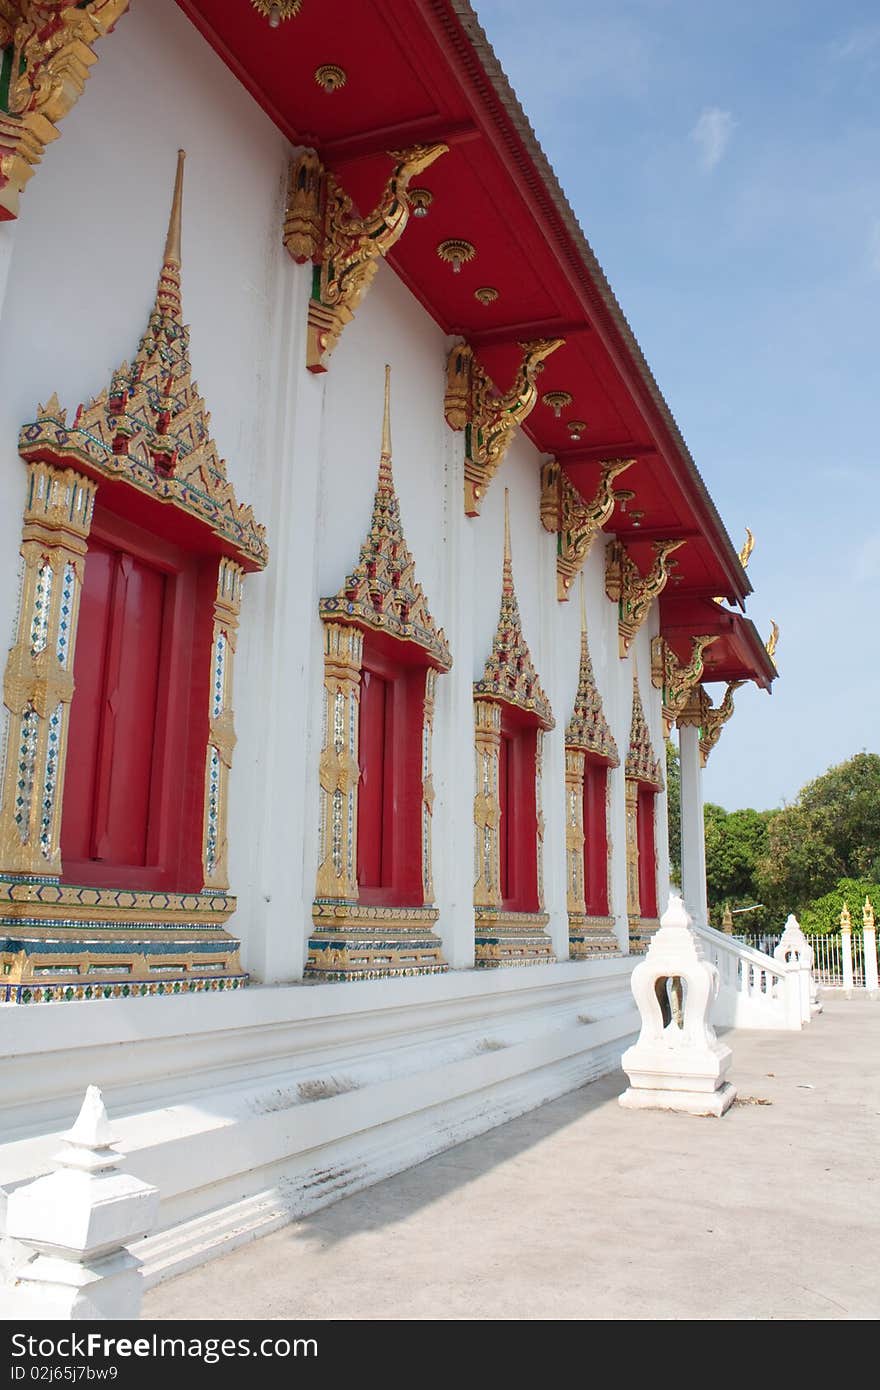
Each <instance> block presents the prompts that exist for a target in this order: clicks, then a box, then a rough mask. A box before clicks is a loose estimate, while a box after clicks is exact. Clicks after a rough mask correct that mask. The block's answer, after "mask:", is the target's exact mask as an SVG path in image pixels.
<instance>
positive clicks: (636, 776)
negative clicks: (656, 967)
mask: <svg viewBox="0 0 880 1390" xmlns="http://www.w3.org/2000/svg"><path fill="white" fill-rule="evenodd" d="M625 775H626V889H627V916H628V918H629V946H630V951H634V950H643V949H644V948H645V947H646V946H647V942H648V940H649V938H650V935H651V934H652V933H653V931H655V930H656V927H657V923H656V922H655V921H651V920H650V919H646V918H644V917H643V916H642V904H641V888H640V886H639V858H640V855H641V850H640V849H639V787H640V786H648V787H651V788H652V790H653V791H655V792H661V791H662V790H663V773H662V771H661V769H660V760H659V758H657V757H655V755H654V746H653V744H652V742H651V734H650V731H649V729H648V721H647V720H646V718H645V710H644V707H643V705H642V696H641V693H640V691H639V675H638V671H637V669H636V668H635V665H633V703H632V719H631V721H630V730H629V748H628V749H627V754H626V765H625ZM651 815H652V816H654V815H656V808H655V807H653V806H652V809H651ZM653 867H654V878H655V882H656V875H657V848H656V840H655V844H654V866H653Z"/></svg>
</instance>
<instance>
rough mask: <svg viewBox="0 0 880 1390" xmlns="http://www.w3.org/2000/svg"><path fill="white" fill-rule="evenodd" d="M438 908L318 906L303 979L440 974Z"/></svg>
mask: <svg viewBox="0 0 880 1390" xmlns="http://www.w3.org/2000/svg"><path fill="white" fill-rule="evenodd" d="M439 916H440V913H439V910H438V909H437V908H436V907H409V908H407V907H372V906H368V905H365V904H363V903H340V902H327V903H322V902H320V901H318V902H316V903H315V905H314V909H313V921H314V925H315V930H314V931H313V933H312V935H311V936H310V937H309V956H308V960H307V962H306V969H305V975H306V979H307V980H323V981H331V980H382V979H389V978H392V977H394V976H399V975H438V974H442V973H443V972H444V971H446V970H448V969H449V967H448V965H447V964H446V961H445V960H444V958H443V946H442V944H441V941H440V938H439V937H438V936H436V935H435V934H434V930H433V928H434V926H435V924H436V922H437V919H438V917H439Z"/></svg>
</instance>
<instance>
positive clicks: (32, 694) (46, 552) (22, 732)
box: [0, 463, 97, 875]
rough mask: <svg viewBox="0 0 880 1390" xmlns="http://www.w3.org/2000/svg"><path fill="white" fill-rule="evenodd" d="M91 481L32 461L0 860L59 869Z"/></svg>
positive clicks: (7, 688) (0, 811) (45, 870)
mask: <svg viewBox="0 0 880 1390" xmlns="http://www.w3.org/2000/svg"><path fill="white" fill-rule="evenodd" d="M96 491H97V485H96V484H95V483H94V482H92V481H91V479H89V478H84V477H82V476H81V475H80V474H78V473H75V472H74V471H73V470H72V469H70V468H67V469H63V470H62V469H59V468H52V467H51V466H50V465H49V464H46V463H32V464H31V465H30V466H29V468H28V491H27V500H26V502H25V509H24V526H23V528H22V541H21V556H22V560H23V575H22V585H21V595H20V600H19V612H18V627H17V632H16V640H15V646H14V647H13V648H12V649H11V651H10V653H9V656H8V658H7V662H6V674H5V676H4V678H3V701H4V704H5V706H6V709H7V711H8V720H7V732H6V744H5V761H4V771H3V799H2V805H0V868H2V871H3V872H5V873H10V874H28V875H30V874H38V875H39V874H51V875H59V874H60V873H61V848H60V839H61V799H62V792H63V786H64V766H65V759H66V755H67V731H68V723H69V719H70V703H71V701H72V699H73V689H74V687H73V653H74V650H75V646H76V627H77V621H78V618H79V601H80V594H81V592H82V583H83V563H84V556H85V553H86V543H87V539H88V535H89V530H90V528H91V524H92V513H93V511H94V504H95V493H96Z"/></svg>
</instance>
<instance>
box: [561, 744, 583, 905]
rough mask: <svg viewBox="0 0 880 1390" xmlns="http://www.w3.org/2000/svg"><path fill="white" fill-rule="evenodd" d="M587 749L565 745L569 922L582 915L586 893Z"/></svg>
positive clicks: (566, 858)
mask: <svg viewBox="0 0 880 1390" xmlns="http://www.w3.org/2000/svg"><path fill="white" fill-rule="evenodd" d="M584 761H585V759H584V753H583V750H582V749H580V748H572V747H571V746H570V745H569V744H568V742H566V745H565V861H566V875H565V876H566V903H567V906H568V919H569V926H571V920H572V917H577V918H578V920H581V919H583V917H584V916H585V914H586V911H587V905H586V899H585V896H584V889H585V883H584Z"/></svg>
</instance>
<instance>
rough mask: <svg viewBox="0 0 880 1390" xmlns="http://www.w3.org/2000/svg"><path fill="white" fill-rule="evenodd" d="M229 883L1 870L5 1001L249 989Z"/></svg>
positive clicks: (0, 961)
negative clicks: (189, 886) (140, 882)
mask: <svg viewBox="0 0 880 1390" xmlns="http://www.w3.org/2000/svg"><path fill="white" fill-rule="evenodd" d="M235 905H236V900H235V898H233V897H230V896H229V895H228V894H226V893H211V892H207V893H165V892H155V893H154V892H135V891H133V890H129V889H118V888H83V887H78V886H77V885H75V884H63V883H61V882H60V881H59V880H58V879H57V878H49V877H47V878H38V877H34V878H28V879H22V878H16V877H13V876H11V875H0V1004H50V1003H57V1002H59V1001H62V1000H93V999H129V998H131V999H138V998H142V997H143V996H145V995H155V994H192V993H202V992H204V991H205V990H211V991H213V990H229V989H241V988H243V987H244V986H245V985H246V984H247V982H248V976H247V974H246V973H245V971H244V970H243V969H242V965H241V960H240V958H239V950H240V943H239V941H238V940H237V939H236V938H235V937H233V936H230V934H229V932H227V931H226V930H225V929H224V924H225V922H226V921H227V920H228V919H229V918H230V917H231V916H232V913H233V912H234V911H235Z"/></svg>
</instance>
